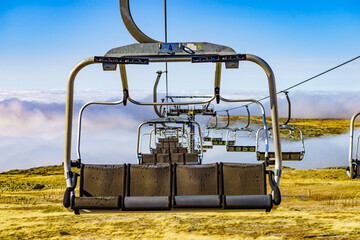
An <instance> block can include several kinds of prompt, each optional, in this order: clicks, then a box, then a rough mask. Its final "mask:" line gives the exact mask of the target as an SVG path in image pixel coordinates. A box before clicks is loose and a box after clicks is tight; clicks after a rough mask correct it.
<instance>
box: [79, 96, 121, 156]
mask: <svg viewBox="0 0 360 240" xmlns="http://www.w3.org/2000/svg"><path fill="white" fill-rule="evenodd" d="M122 102H123V100H119V101H116V102H88V103H86V104H85V105H84V106H82V108H81V109H80V111H79V119H78V134H77V147H76V148H77V157H78V160H81V154H80V141H81V123H82V116H83V112H84V110H85V108H87V107H88V106H90V105H119V104H121V103H122Z"/></svg>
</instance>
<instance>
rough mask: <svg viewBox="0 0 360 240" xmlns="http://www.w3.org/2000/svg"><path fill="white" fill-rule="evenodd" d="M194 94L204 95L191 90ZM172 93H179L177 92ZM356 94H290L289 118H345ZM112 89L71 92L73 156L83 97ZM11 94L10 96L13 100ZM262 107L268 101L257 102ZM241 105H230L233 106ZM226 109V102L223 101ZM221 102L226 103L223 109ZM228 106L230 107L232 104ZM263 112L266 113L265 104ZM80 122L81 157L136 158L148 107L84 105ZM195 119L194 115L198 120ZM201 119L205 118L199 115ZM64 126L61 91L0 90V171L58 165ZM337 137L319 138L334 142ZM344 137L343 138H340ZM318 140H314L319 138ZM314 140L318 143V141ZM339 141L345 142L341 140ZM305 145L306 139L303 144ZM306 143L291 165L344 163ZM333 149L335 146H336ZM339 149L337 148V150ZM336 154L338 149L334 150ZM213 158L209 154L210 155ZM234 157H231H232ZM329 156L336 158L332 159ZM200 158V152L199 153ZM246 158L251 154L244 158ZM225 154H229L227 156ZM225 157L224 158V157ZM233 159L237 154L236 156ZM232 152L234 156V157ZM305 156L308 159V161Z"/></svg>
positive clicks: (142, 96)
mask: <svg viewBox="0 0 360 240" xmlns="http://www.w3.org/2000/svg"><path fill="white" fill-rule="evenodd" d="M196 93H198V94H204V92H201V91H199V90H197V92H196ZM222 93H223V94H224V95H225V94H226V97H228V98H239V96H241V97H244V98H249V97H251V98H258V97H257V96H258V95H261V96H266V92H245V91H244V92H240V93H237V92H236V94H235V92H232V91H223V92H222ZM150 94H151V93H150V92H136V94H133V95H132V96H133V98H134V99H136V100H143V101H151V95H150ZM178 94H182V92H179V93H178ZM359 94H360V93H359V92H358V91H354V92H350V91H347V92H325V91H324V92H301V91H292V92H290V97H291V103H292V116H293V117H306V118H347V119H350V117H351V116H352V115H353V114H354V113H355V112H357V111H360V102H359V101H355V100H356V97H357V96H358V95H359ZM119 95H120V94H119V93H118V92H109V93H107V92H105V91H81V92H78V93H77V96H78V97H77V98H76V99H77V100H76V103H75V106H74V121H73V123H74V125H73V126H74V127H73V135H74V138H73V153H72V156H73V158H75V156H76V154H75V153H76V151H75V142H76V141H75V136H76V130H77V126H76V124H77V113H78V111H79V109H80V107H81V106H82V105H83V103H84V102H87V101H89V100H99V98H101V100H103V101H109V100H112V101H113V100H117V99H119ZM14 97H16V98H14ZM278 100H279V112H280V115H281V116H286V114H287V102H286V99H285V98H284V96H282V95H279V97H278ZM263 104H264V106H267V105H268V102H266V101H264V102H263ZM239 105H241V104H235V106H239ZM227 106H229V107H230V105H227ZM227 106H226V107H227ZM232 106H234V105H232ZM251 109H252V113H251V114H252V115H254V114H255V113H258V112H256V111H255V110H254V109H256V106H255V105H254V106H252V107H251ZM266 111H267V113H270V111H269V109H268V107H266ZM230 113H231V114H245V111H244V109H241V111H238V112H236V111H234V112H230ZM83 117H84V122H83V128H82V129H83V135H82V136H83V138H82V139H83V142H82V150H83V153H84V154H83V157H85V158H86V159H87V160H89V161H90V162H98V160H101V161H104V162H107V161H110V162H113V163H116V162H124V161H125V162H133V163H134V162H136V155H135V145H136V129H137V126H138V124H139V123H140V122H143V121H145V120H148V119H151V118H154V117H155V114H154V110H153V107H151V106H136V105H134V104H131V103H128V106H126V107H124V106H123V105H117V106H90V107H89V108H88V109H86V110H85V112H84V116H83ZM198 119H199V120H200V118H198ZM202 120H203V122H206V119H205V120H204V119H202ZM64 129H65V92H64V91H61V90H54V91H5V90H2V91H0V152H1V153H2V158H1V160H0V162H1V164H0V166H1V167H0V171H5V170H9V169H13V168H27V167H35V166H41V165H47V164H60V163H61V161H62V158H63V145H64ZM339 139H340V138H334V140H331V139H323V140H321V141H329V142H331V143H336V141H337V140H339ZM341 139H348V136H345V137H341ZM319 141H320V140H319ZM321 141H320V142H321ZM342 141H345V140H342ZM320 142H319V143H318V142H316V141H315V140H311V141H310V142H309V144H311V146H312V145H316V146H320V145H321V144H323V143H320ZM305 144H307V143H305ZM311 146H310V147H307V153H308V155H307V157H305V159H304V161H303V162H300V163H297V164H296V166H295V165H294V166H295V167H299V168H309V167H326V166H334V165H341V163H344V165H346V157H347V156H344V157H340V156H339V154H332V153H329V154H330V155H331V156H330V155H329V156H324V159H325V158H329V159H330V157H331V159H333V160H332V161H331V163H330V162H326V161H320V160H319V161H317V162H318V164H313V159H315V158H317V157H318V155H317V152H316V151H319V149H320V147H316V148H312V147H311ZM339 146H341V153H343V154H341V155H346V151H347V142H345V143H342V145H339ZM338 150H339V149H338ZM339 151H340V150H339ZM339 153H340V152H339ZM214 154H215V152H214V153H209V154H208V158H206V159H205V162H208V161H217V160H216V159H218V157H216V156H215V155H216V154H215V155H214ZM213 155H214V156H215V157H214V156H213ZM236 156H237V155H236ZM334 156H337V157H336V158H335V157H334ZM205 157H206V156H205ZM249 157H250V158H251V157H252V156H249ZM230 158H231V157H230ZM230 158H229V159H230ZM236 159H237V157H236ZM236 159H235V156H234V160H236ZM310 159H311V161H310Z"/></svg>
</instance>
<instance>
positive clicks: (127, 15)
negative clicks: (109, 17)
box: [119, 0, 160, 43]
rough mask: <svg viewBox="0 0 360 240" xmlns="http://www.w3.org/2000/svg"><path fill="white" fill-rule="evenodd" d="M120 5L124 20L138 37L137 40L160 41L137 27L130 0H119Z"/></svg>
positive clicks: (141, 41) (144, 41)
mask: <svg viewBox="0 0 360 240" xmlns="http://www.w3.org/2000/svg"><path fill="white" fill-rule="evenodd" d="M119 6H120V13H121V17H122V19H123V22H124V24H125V26H126V28H127V30H128V31H129V33H130V34H131V35H132V36H133V37H134V38H135V39H136V41H138V42H139V43H160V41H157V40H154V39H152V38H150V37H148V36H147V35H146V34H145V33H143V32H142V31H141V30H140V29H139V28H138V27H137V25H136V24H135V22H134V19H133V18H132V16H131V12H130V4H129V0H119Z"/></svg>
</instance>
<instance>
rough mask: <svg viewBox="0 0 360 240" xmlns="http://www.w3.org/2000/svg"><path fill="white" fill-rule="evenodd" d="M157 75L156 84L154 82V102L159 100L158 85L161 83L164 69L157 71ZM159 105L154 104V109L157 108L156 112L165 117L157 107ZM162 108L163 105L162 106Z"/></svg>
mask: <svg viewBox="0 0 360 240" xmlns="http://www.w3.org/2000/svg"><path fill="white" fill-rule="evenodd" d="M156 73H157V77H156V80H155V84H154V90H153V100H154V102H157V87H158V84H159V81H160V78H161V74H162V73H163V71H157V72H156ZM157 107H158V106H157V105H154V110H155V113H156V114H157V115H158V116H159V117H164V116H163V115H162V114H161V113H160V111H159V109H158V108H157ZM160 108H161V107H160Z"/></svg>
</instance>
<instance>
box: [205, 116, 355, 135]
mask: <svg viewBox="0 0 360 240" xmlns="http://www.w3.org/2000/svg"><path fill="white" fill-rule="evenodd" d="M286 120H287V119H286V118H280V120H279V121H280V124H282V123H284V122H285V121H286ZM239 121H241V122H242V123H244V124H243V125H244V126H245V124H246V122H247V117H246V116H230V126H231V125H234V124H236V122H239ZM266 121H267V124H268V126H269V125H271V118H270V117H267V118H266ZM226 122H227V116H218V126H221V125H222V126H224V125H226ZM250 123H251V124H250V126H249V127H250V128H254V129H258V128H259V127H260V126H261V124H262V118H261V117H257V116H254V117H251V120H250ZM210 124H211V126H214V125H215V121H212V122H211V123H210ZM288 125H292V126H294V127H298V128H300V129H301V130H302V132H303V136H304V137H305V138H316V137H323V136H333V135H340V134H344V133H347V132H348V131H349V130H350V120H349V119H305V118H292V119H291V120H290V122H289V123H288ZM240 126H241V124H240ZM355 127H356V128H359V127H360V123H359V122H356V123H355ZM295 134H296V133H295Z"/></svg>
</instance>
